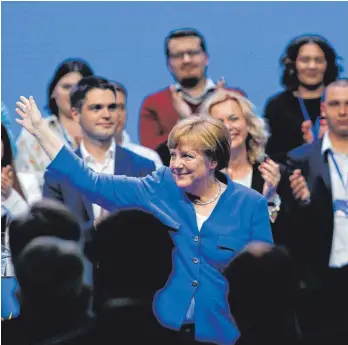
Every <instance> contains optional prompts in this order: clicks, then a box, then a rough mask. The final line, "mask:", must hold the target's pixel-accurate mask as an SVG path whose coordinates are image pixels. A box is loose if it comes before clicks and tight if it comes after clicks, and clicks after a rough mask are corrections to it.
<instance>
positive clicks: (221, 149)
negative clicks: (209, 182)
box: [167, 115, 231, 170]
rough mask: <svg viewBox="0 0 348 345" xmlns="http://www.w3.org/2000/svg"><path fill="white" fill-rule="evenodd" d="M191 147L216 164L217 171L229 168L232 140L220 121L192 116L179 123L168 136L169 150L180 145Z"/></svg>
mask: <svg viewBox="0 0 348 345" xmlns="http://www.w3.org/2000/svg"><path fill="white" fill-rule="evenodd" d="M185 144H188V145H191V146H192V147H194V148H195V149H196V150H202V151H203V152H204V154H205V155H206V156H207V157H208V158H209V159H211V160H212V161H214V162H217V167H216V170H221V169H224V168H226V167H227V166H228V162H229V160H230V154H231V138H230V134H229V133H228V130H227V129H226V127H225V126H224V124H222V123H221V122H220V121H218V120H216V119H214V118H212V117H211V116H200V115H198V116H192V117H189V118H187V119H184V120H181V121H179V122H178V123H177V124H176V125H175V126H174V128H173V129H172V130H171V132H170V133H169V136H168V142H167V145H168V147H169V149H175V148H177V147H178V146H180V145H185Z"/></svg>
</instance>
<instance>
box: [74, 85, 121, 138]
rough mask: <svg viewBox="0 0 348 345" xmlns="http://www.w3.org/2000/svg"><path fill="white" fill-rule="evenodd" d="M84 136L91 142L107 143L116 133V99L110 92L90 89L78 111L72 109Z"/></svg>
mask: <svg viewBox="0 0 348 345" xmlns="http://www.w3.org/2000/svg"><path fill="white" fill-rule="evenodd" d="M73 115H74V116H76V118H77V120H78V121H79V123H80V125H81V128H82V131H83V134H84V136H87V137H88V138H90V139H92V140H97V141H108V140H110V139H111V138H112V137H113V136H114V135H115V132H116V127H117V124H118V114H117V106H116V97H115V94H114V93H113V92H112V91H111V90H104V89H97V88H95V89H92V90H90V91H88V92H87V94H86V97H85V100H84V102H83V105H82V108H81V110H80V111H77V110H76V109H75V108H73Z"/></svg>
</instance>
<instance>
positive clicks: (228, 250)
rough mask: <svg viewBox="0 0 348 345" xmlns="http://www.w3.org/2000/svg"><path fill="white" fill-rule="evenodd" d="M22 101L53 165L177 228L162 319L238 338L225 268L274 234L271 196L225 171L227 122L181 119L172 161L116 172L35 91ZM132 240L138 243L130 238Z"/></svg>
mask: <svg viewBox="0 0 348 345" xmlns="http://www.w3.org/2000/svg"><path fill="white" fill-rule="evenodd" d="M17 106H18V108H17V109H16V111H17V113H18V114H19V115H20V116H21V119H20V120H19V119H17V122H18V123H19V124H21V125H22V126H23V127H25V128H26V129H27V130H28V132H30V133H31V134H33V135H34V136H35V138H36V139H37V140H38V141H39V143H40V145H41V146H42V147H43V149H44V150H45V151H46V153H47V154H48V156H49V157H50V158H51V159H52V160H53V161H52V162H51V164H50V165H49V166H48V167H47V169H48V170H50V171H51V172H53V173H55V174H57V175H58V176H60V177H61V178H64V179H68V180H69V181H70V182H71V183H72V184H73V185H74V186H75V187H76V188H78V190H79V191H81V193H83V194H85V195H86V196H87V197H88V198H89V199H90V200H91V201H92V202H93V203H97V204H99V205H100V206H102V207H103V208H104V209H106V210H107V211H113V210H114V209H115V208H118V209H120V208H129V207H137V208H139V209H141V210H143V211H145V212H148V213H151V214H153V215H155V216H156V217H157V218H158V219H159V220H160V221H162V222H163V223H164V224H165V225H167V226H168V227H169V228H170V231H169V233H170V236H171V237H172V240H173V242H174V245H175V248H174V251H173V270H172V272H171V275H170V277H169V279H168V281H167V283H166V285H165V286H164V288H163V289H162V290H160V291H159V292H158V293H157V294H156V296H155V299H154V304H153V306H154V313H155V315H156V317H157V318H158V320H159V321H160V323H161V324H162V325H164V326H166V327H169V328H172V329H177V330H182V331H184V330H189V331H190V332H191V334H192V337H193V336H195V337H196V339H198V340H201V341H208V342H211V343H216V344H219V345H220V344H221V345H232V344H233V343H234V342H235V341H236V340H237V339H238V336H239V331H238V328H237V326H236V324H235V322H234V320H233V318H232V315H231V313H230V310H229V306H228V303H227V293H228V283H227V281H226V279H225V277H224V276H223V274H222V272H223V270H224V269H225V268H226V266H227V265H228V264H229V263H230V262H231V260H232V259H233V258H234V257H235V256H236V254H237V253H238V252H239V251H241V250H243V248H244V247H245V246H246V245H248V243H249V242H250V241H259V242H265V243H272V242H273V241H272V233H271V228H270V224H269V220H268V212H267V201H266V199H265V198H264V197H262V196H261V195H260V194H259V193H256V192H254V191H253V190H251V189H249V188H245V187H244V186H242V185H240V184H237V183H234V182H233V181H232V180H231V179H230V178H229V177H228V175H226V174H224V173H221V172H220V171H221V170H222V169H224V168H227V166H228V162H229V159H230V149H231V143H230V135H229V133H228V132H227V130H226V128H225V126H224V125H223V124H221V123H220V122H219V121H217V120H215V119H213V118H211V117H207V118H202V117H200V116H193V117H189V118H187V119H185V120H182V121H180V122H178V123H177V124H176V125H175V127H174V128H173V129H172V131H171V132H170V134H169V138H168V147H169V150H170V154H171V160H170V167H169V168H167V167H162V168H159V169H158V170H157V171H155V172H153V173H152V174H151V175H148V176H146V177H144V178H136V177H126V176H113V175H105V174H98V173H96V172H93V171H92V170H90V169H88V168H87V167H86V166H85V165H84V163H83V161H82V160H81V159H80V158H79V157H77V156H76V155H75V154H74V153H72V152H71V151H70V150H69V149H67V148H66V147H65V146H64V144H63V142H62V141H61V140H60V139H59V138H58V137H57V136H56V135H55V134H54V132H52V131H51V130H50V129H49V128H48V127H47V125H46V123H45V121H43V120H42V117H41V114H40V111H39V110H38V108H37V107H36V104H35V102H34V100H33V98H30V99H29V100H28V99H27V98H25V97H21V98H20V102H17ZM139 226H141V224H139ZM144 231H151V229H144ZM136 240H137V238H136V237H135V238H134V241H136ZM125 245H130V248H129V250H132V246H131V243H126V244H125ZM124 264H125V265H127V262H125V263H124ZM116 274H117V273H116ZM139 289H141V281H139Z"/></svg>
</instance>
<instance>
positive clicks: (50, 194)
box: [42, 171, 64, 204]
mask: <svg viewBox="0 0 348 345" xmlns="http://www.w3.org/2000/svg"><path fill="white" fill-rule="evenodd" d="M44 179H45V182H44V185H43V191H42V196H43V197H44V198H48V199H53V200H55V201H58V202H60V203H63V204H64V198H63V193H62V189H61V187H60V183H59V180H58V179H57V178H56V176H55V175H54V174H53V173H52V172H51V171H46V172H45V176H44Z"/></svg>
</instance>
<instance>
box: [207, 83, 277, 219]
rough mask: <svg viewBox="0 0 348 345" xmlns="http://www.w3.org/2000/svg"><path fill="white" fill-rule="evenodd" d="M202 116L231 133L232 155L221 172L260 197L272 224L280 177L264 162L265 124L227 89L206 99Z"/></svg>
mask: <svg viewBox="0 0 348 345" xmlns="http://www.w3.org/2000/svg"><path fill="white" fill-rule="evenodd" d="M202 113H203V114H204V115H210V116H212V117H214V118H216V119H217V120H220V121H221V122H223V123H224V124H225V126H226V128H227V129H228V131H229V133H230V136H231V155H230V160H229V163H228V167H227V168H226V169H225V171H224V172H225V173H227V174H228V175H229V176H230V178H231V179H232V180H233V181H235V182H238V183H240V184H242V185H244V186H246V187H248V188H252V189H254V190H256V191H258V192H259V193H261V194H263V195H264V196H265V197H266V199H267V201H268V204H269V214H270V220H271V221H272V222H274V221H275V218H276V214H277V212H278V211H279V206H280V198H279V196H278V195H277V186H278V183H279V181H280V178H281V174H280V167H279V165H278V164H276V163H275V162H274V161H272V160H271V159H269V158H267V159H265V158H266V157H265V145H266V143H267V139H268V135H269V134H268V131H267V128H266V124H265V121H264V120H263V119H262V118H260V117H258V116H257V115H256V114H255V113H254V111H253V105H252V104H251V103H250V102H249V101H248V99H246V98H245V97H243V96H241V95H240V94H237V93H236V92H234V91H230V90H218V91H216V92H215V93H214V94H213V95H211V96H210V97H209V98H207V100H206V101H204V103H203V104H202Z"/></svg>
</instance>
